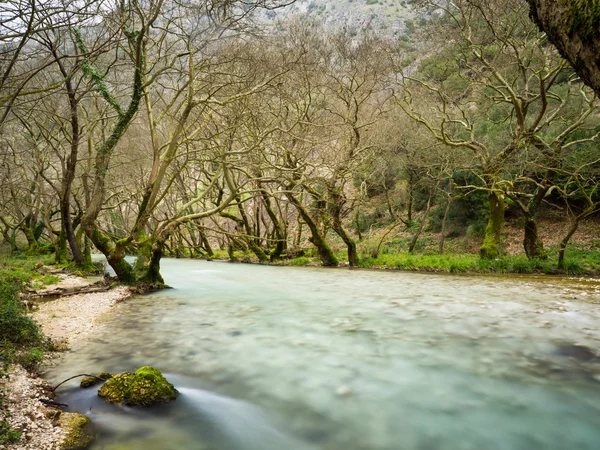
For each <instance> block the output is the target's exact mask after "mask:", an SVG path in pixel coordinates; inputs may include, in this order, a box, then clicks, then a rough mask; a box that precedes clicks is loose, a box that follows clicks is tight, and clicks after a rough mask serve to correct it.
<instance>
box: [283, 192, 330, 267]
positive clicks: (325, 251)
mask: <svg viewBox="0 0 600 450" xmlns="http://www.w3.org/2000/svg"><path fill="white" fill-rule="evenodd" d="M285 195H286V197H287V198H288V200H289V201H290V203H291V204H292V205H294V206H295V207H296V209H297V210H298V214H300V216H301V217H302V220H304V222H305V223H306V225H307V226H308V228H309V230H310V232H311V237H310V238H309V240H310V241H311V242H312V244H313V245H314V246H315V248H316V249H317V252H318V253H319V257H320V258H321V263H322V264H323V265H324V266H337V265H338V264H339V263H338V260H337V258H336V257H335V255H334V254H333V252H332V251H331V248H329V245H327V242H326V241H325V238H324V237H323V235H321V232H320V231H319V227H318V226H317V224H316V223H315V221H314V220H313V219H312V217H310V215H309V214H308V211H306V208H305V207H304V206H303V205H302V204H301V203H300V202H299V201H298V199H297V198H296V197H294V195H293V194H292V193H291V192H286V194H285Z"/></svg>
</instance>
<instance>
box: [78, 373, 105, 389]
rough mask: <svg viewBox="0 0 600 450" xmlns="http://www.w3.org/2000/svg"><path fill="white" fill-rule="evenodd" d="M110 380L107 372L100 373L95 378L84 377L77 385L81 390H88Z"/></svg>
mask: <svg viewBox="0 0 600 450" xmlns="http://www.w3.org/2000/svg"><path fill="white" fill-rule="evenodd" d="M110 378H112V375H111V374H110V373H108V372H100V373H99V374H98V375H96V376H95V377H85V378H83V379H82V380H81V383H79V387H81V388H84V389H85V388H89V387H92V386H95V385H97V384H100V383H103V382H104V381H106V380H108V379H110Z"/></svg>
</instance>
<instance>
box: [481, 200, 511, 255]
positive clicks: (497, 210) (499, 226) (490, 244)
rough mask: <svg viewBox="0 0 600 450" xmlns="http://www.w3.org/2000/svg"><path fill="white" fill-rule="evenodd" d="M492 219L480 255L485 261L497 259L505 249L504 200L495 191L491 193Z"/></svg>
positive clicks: (489, 221) (486, 229)
mask: <svg viewBox="0 0 600 450" xmlns="http://www.w3.org/2000/svg"><path fill="white" fill-rule="evenodd" d="M489 202H490V205H489V208H490V217H489V219H488V223H487V226H486V228H485V236H484V238H483V244H482V245H481V248H480V250H479V255H480V256H481V258H483V259H496V258H498V257H499V256H500V254H501V252H502V249H503V241H502V230H503V227H504V209H505V206H504V200H503V199H502V198H501V197H500V196H499V195H498V193H496V192H494V191H490V193H489Z"/></svg>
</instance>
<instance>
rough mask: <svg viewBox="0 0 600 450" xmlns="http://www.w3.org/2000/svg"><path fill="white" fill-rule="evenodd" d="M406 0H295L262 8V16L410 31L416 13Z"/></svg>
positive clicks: (384, 31)
mask: <svg viewBox="0 0 600 450" xmlns="http://www.w3.org/2000/svg"><path fill="white" fill-rule="evenodd" d="M411 3H412V2H411V1H410V0H409V1H406V0H298V1H296V2H295V3H294V4H292V5H290V6H286V7H284V8H280V9H277V10H273V11H265V12H263V13H262V14H261V18H262V19H264V20H268V21H277V20H280V19H284V18H286V17H289V16H296V15H305V16H307V17H309V18H312V19H314V20H321V21H322V22H323V23H324V24H325V25H326V26H327V27H330V28H334V29H340V28H344V27H345V28H347V29H349V30H355V31H356V32H358V31H359V30H373V31H377V32H379V33H382V34H385V35H388V36H399V35H403V34H410V33H411V32H412V29H413V27H414V22H413V21H414V20H415V18H416V13H415V11H414V9H413V7H412V4H411Z"/></svg>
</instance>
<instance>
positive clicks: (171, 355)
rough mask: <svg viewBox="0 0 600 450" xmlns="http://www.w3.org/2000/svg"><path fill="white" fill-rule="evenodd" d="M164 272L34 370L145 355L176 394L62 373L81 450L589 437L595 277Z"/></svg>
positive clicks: (557, 443)
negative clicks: (84, 381) (82, 417)
mask: <svg viewBox="0 0 600 450" xmlns="http://www.w3.org/2000/svg"><path fill="white" fill-rule="evenodd" d="M163 273H164V275H165V279H166V281H167V283H168V284H169V285H171V286H173V287H174V289H171V290H168V291H163V292H157V293H154V294H151V295H148V296H144V297H137V298H134V299H131V300H129V301H127V302H125V303H122V304H119V305H118V306H117V307H116V308H115V309H114V310H113V311H112V313H111V316H110V318H109V320H107V323H106V326H105V327H104V328H103V329H102V330H101V331H100V332H99V333H98V334H97V335H96V336H94V337H93V338H92V339H91V340H90V341H88V342H85V343H83V344H81V345H80V346H79V348H77V349H76V352H73V353H70V354H68V355H67V356H66V357H65V358H64V360H63V361H62V362H61V363H60V365H59V366H58V367H56V368H54V369H53V370H52V371H51V373H50V374H49V376H50V377H51V378H53V379H55V380H59V379H63V378H66V377H67V376H68V375H71V374H75V373H81V372H90V371H96V372H99V371H102V370H108V371H111V372H121V371H125V370H131V369H135V368H138V367H139V366H142V365H153V366H155V367H157V368H159V369H161V370H162V371H163V372H165V373H166V374H167V378H168V379H169V380H170V381H171V382H173V383H174V384H175V386H176V387H177V388H178V389H179V391H180V392H181V393H182V395H181V397H180V398H179V399H178V400H177V401H176V402H174V403H172V404H169V405H165V406H161V407H157V408H150V409H147V410H138V409H131V408H119V407H116V406H113V405H107V404H105V403H103V402H102V401H101V400H99V399H98V398H97V397H96V395H95V391H94V390H92V391H82V390H79V389H78V388H76V387H75V386H76V382H73V384H71V385H69V387H67V388H65V389H64V390H62V397H61V402H65V403H68V404H69V405H70V407H71V409H73V410H77V411H80V412H84V413H86V414H88V415H90V417H92V420H93V422H94V423H95V424H96V426H97V428H98V433H99V439H98V441H97V442H96V443H95V444H94V446H93V447H92V448H93V449H107V450H108V449H110V450H118V449H128V450H142V449H143V450H151V449H157V450H158V449H160V450H167V449H178V450H179V449H211V450H255V449H256V450H271V449H273V450H282V449H285V450H304V449H324V450H342V449H343V450H367V449H381V450H392V449H393V450H398V449H406V450H430V449H431V450H437V449H456V450H467V449H473V450H482V449H489V450H495V449H498V450H505V449H506V450H517V449H519V450H520V449H523V450H531V449H545V450H546V449H556V450H564V449H569V450H571V449H582V450H584V449H590V450H592V449H594V450H596V449H597V448H598V442H600V358H599V357H598V355H600V329H599V324H600V308H599V307H598V302H599V301H600V297H599V295H598V284H594V283H589V282H586V283H584V284H581V283H577V282H568V281H566V280H560V279H553V281H552V284H546V283H544V281H540V280H544V279H543V278H539V277H538V278H522V279H516V280H515V279H502V278H484V277H465V276H460V277H453V276H441V275H424V274H412V273H399V272H384V271H381V272H374V271H350V270H327V269H320V268H291V267H267V266H257V265H244V264H227V263H217V262H212V263H210V262H204V261H191V260H166V261H165V262H164V264H163ZM565 283H567V284H565ZM61 389H63V388H61Z"/></svg>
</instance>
